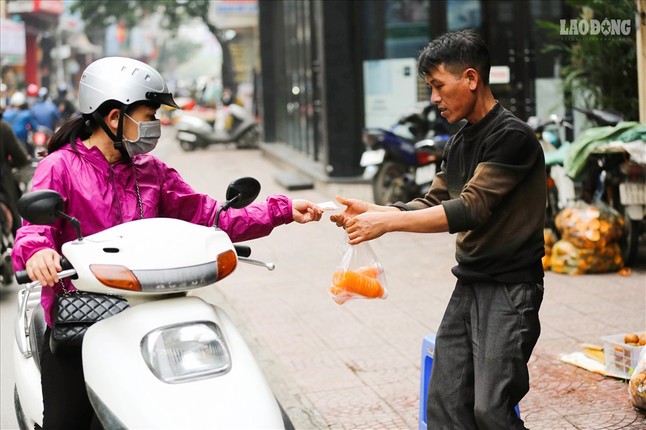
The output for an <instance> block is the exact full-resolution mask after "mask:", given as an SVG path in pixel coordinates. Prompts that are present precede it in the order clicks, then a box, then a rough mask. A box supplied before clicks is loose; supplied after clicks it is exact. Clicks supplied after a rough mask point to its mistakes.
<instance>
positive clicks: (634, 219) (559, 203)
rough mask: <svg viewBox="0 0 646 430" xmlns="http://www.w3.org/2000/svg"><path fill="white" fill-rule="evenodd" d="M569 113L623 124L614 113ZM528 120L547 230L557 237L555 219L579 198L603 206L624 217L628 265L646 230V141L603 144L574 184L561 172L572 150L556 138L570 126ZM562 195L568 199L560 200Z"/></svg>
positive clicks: (624, 252) (606, 124)
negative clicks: (540, 166)
mask: <svg viewBox="0 0 646 430" xmlns="http://www.w3.org/2000/svg"><path fill="white" fill-rule="evenodd" d="M574 110H576V111H578V112H581V113H583V114H584V115H585V116H586V118H587V119H588V120H589V121H590V122H591V123H592V124H593V125H594V126H596V127H614V126H616V125H617V124H619V123H620V122H621V121H623V117H622V116H621V115H620V114H617V113H614V112H609V111H603V110H599V109H583V108H579V107H574ZM527 122H528V124H529V125H530V126H531V127H532V129H533V130H534V131H535V132H536V134H537V137H538V138H539V141H540V142H541V145H542V146H543V149H544V150H545V167H546V173H547V184H546V185H547V206H546V227H548V228H551V229H552V230H553V231H554V233H555V234H556V235H557V236H558V231H557V230H556V228H554V218H555V216H556V214H558V212H559V211H560V210H561V209H563V208H564V206H565V205H566V204H567V201H568V200H570V199H581V200H583V201H585V202H586V203H593V202H594V201H601V202H604V203H606V204H608V205H609V206H610V207H612V208H613V209H615V210H616V211H617V212H618V213H619V214H621V215H622V217H623V218H624V234H623V237H622V239H621V241H620V247H621V250H622V257H623V260H624V264H625V265H627V266H630V265H633V264H634V263H635V261H636V259H637V254H638V250H639V239H640V236H641V234H642V233H643V232H644V230H645V227H644V218H645V217H646V143H644V142H642V141H637V142H631V143H625V142H613V143H612V144H607V145H603V148H602V149H599V150H594V151H592V152H591V153H590V154H589V155H588V159H587V160H586V175H585V177H584V178H583V179H577V180H576V181H574V180H573V179H572V178H570V177H568V176H567V174H566V173H565V170H564V162H565V157H566V154H568V152H569V151H571V150H572V148H571V146H572V143H571V142H568V141H566V140H563V139H561V137H560V131H562V130H563V129H566V128H570V129H571V128H572V124H571V123H570V122H569V121H566V120H564V119H563V118H561V117H559V116H557V115H552V116H550V119H549V120H543V121H542V120H539V119H538V118H536V117H531V118H530V119H529V120H528V121H527ZM563 191H565V193H564V192H563ZM564 194H566V196H567V197H565V198H564Z"/></svg>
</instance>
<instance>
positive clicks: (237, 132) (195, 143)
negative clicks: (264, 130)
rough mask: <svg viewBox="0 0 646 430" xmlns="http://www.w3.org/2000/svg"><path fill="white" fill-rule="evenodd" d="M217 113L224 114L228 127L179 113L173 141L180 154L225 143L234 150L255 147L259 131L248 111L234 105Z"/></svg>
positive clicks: (214, 121)
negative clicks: (176, 142)
mask: <svg viewBox="0 0 646 430" xmlns="http://www.w3.org/2000/svg"><path fill="white" fill-rule="evenodd" d="M220 110H221V112H223V113H225V115H227V117H226V118H224V120H225V122H226V121H229V122H230V124H229V125H228V126H223V127H218V121H216V120H215V118H214V120H213V122H209V121H207V120H205V119H203V118H201V117H199V116H196V115H191V114H190V113H183V114H182V115H181V116H180V117H179V120H178V121H177V123H176V126H177V140H178V141H179V145H180V147H181V148H182V149H183V150H184V151H193V150H195V149H197V148H206V147H208V146H209V145H214V144H226V143H235V144H236V146H237V147H238V148H255V147H257V146H258V138H259V136H260V131H259V129H258V124H257V122H256V120H255V119H254V117H253V116H252V115H251V113H250V112H248V111H247V110H246V109H245V108H243V107H242V106H239V105H237V104H235V103H234V104H231V105H229V106H226V107H222V108H220ZM216 115H217V112H216Z"/></svg>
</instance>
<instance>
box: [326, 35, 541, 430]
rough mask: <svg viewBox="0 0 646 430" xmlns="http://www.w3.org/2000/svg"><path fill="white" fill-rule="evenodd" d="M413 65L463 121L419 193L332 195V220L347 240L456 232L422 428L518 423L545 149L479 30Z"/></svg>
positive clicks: (445, 40) (447, 114)
mask: <svg viewBox="0 0 646 430" xmlns="http://www.w3.org/2000/svg"><path fill="white" fill-rule="evenodd" d="M417 64H418V66H417V70H418V74H419V75H420V76H421V77H422V78H423V79H424V80H425V81H426V84H427V85H428V86H429V87H430V88H431V91H432V95H431V101H432V102H433V103H435V104H436V105H437V106H438V109H439V111H440V114H441V115H442V116H443V117H444V118H446V119H447V120H448V121H449V122H450V123H452V124H453V123H456V122H459V121H461V120H466V121H467V124H466V125H465V126H464V127H462V128H461V129H460V130H459V131H458V132H457V133H456V134H455V135H454V136H452V137H451V139H450V140H449V141H448V142H447V144H446V148H445V150H444V155H443V157H442V167H441V171H440V172H439V173H438V174H437V176H435V179H434V180H433V183H432V185H431V187H430V189H429V191H428V192H427V194H426V195H425V196H424V197H423V198H418V199H415V200H412V201H410V202H408V203H404V202H397V203H395V204H394V205H392V206H378V205H375V204H373V203H368V202H364V201H361V200H354V199H344V198H342V197H339V202H340V203H342V204H344V205H346V209H345V210H344V212H342V213H340V214H338V215H332V216H331V217H330V219H331V220H332V221H333V222H336V224H337V225H339V226H343V227H345V229H346V231H347V233H348V236H349V240H350V244H352V245H356V244H359V243H361V242H364V241H367V240H371V239H375V238H377V237H380V236H382V235H383V234H385V233H388V232H394V231H404V232H418V233H437V232H447V231H448V232H449V233H456V234H457V238H456V253H455V256H456V260H457V263H458V264H457V266H455V267H453V269H452V272H453V274H454V275H455V276H456V278H457V283H456V286H455V289H454V291H453V295H452V297H451V299H450V301H449V303H448V305H447V308H446V311H445V313H444V317H443V319H442V322H441V323H440V327H439V329H438V331H437V333H436V338H435V350H434V354H433V372H432V374H431V381H430V385H429V390H428V398H427V404H426V418H427V423H428V428H429V429H479V430H490V429H500V430H503V429H504V430H509V429H518V430H520V429H524V428H525V427H524V423H523V421H522V420H521V419H520V417H518V416H517V415H516V413H515V411H514V406H515V405H516V404H518V402H519V401H520V400H521V399H522V398H523V397H524V396H525V394H526V393H527V392H528V391H529V372H528V370H527V362H528V360H529V358H530V355H531V353H532V350H533V349H534V346H535V345H536V342H537V341H538V337H539V334H540V322H539V317H538V311H539V308H540V305H541V302H542V300H543V277H544V273H543V266H542V263H541V258H542V257H543V254H544V243H543V225H544V221H545V199H546V197H545V161H544V158H543V151H542V149H541V145H540V143H539V142H538V141H537V139H536V136H535V134H534V133H533V131H532V130H531V129H530V128H529V127H528V126H527V125H526V124H525V122H524V121H521V120H520V119H518V118H516V117H515V116H514V115H513V114H511V113H510V112H509V111H508V110H506V109H505V108H504V107H502V105H500V103H499V102H498V101H497V100H496V99H495V98H494V96H493V94H492V92H491V88H490V87H489V70H490V67H491V63H490V58H489V52H488V49H487V47H486V45H485V43H484V41H483V40H482V39H481V38H480V36H479V35H478V34H477V33H476V32H475V31H472V30H463V31H458V32H454V33H447V34H444V35H442V36H440V37H438V38H437V39H435V40H433V41H431V42H430V43H429V44H428V45H427V46H426V47H425V48H424V49H423V50H422V52H421V54H420V57H419V59H418V63H417ZM386 324H387V322H386Z"/></svg>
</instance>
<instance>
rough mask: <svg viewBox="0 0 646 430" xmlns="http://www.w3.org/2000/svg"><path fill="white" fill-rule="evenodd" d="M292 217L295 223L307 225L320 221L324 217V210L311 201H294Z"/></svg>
mask: <svg viewBox="0 0 646 430" xmlns="http://www.w3.org/2000/svg"><path fill="white" fill-rule="evenodd" d="M292 215H293V216H294V221H296V222H297V223H299V224H305V223H308V222H310V221H319V220H320V219H321V216H322V215H323V209H321V208H320V207H318V206H317V205H316V204H315V203H312V202H310V201H309V200H303V199H295V200H292Z"/></svg>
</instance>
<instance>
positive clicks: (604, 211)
mask: <svg viewBox="0 0 646 430" xmlns="http://www.w3.org/2000/svg"><path fill="white" fill-rule="evenodd" d="M554 223H555V224H556V228H557V229H558V230H559V232H560V233H561V239H564V240H567V241H568V242H570V243H572V244H573V245H574V246H576V247H578V248H586V249H603V248H605V247H606V246H607V245H608V244H610V243H613V242H616V241H617V240H619V238H621V236H622V235H623V232H624V219H623V217H622V216H621V215H620V214H619V212H617V211H616V210H615V209H613V208H611V207H610V206H608V205H606V204H605V203H603V202H596V203H595V204H593V205H592V204H587V203H585V202H578V203H576V204H575V205H573V206H571V207H567V208H565V209H563V210H562V211H560V212H559V213H558V214H557V215H556V218H555V220H554Z"/></svg>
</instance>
